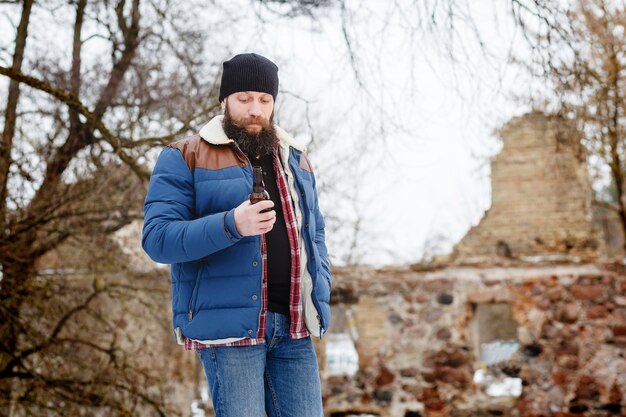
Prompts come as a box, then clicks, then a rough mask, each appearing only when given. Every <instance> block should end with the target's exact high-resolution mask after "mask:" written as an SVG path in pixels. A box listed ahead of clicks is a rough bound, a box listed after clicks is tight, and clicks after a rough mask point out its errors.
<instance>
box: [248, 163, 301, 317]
mask: <svg viewBox="0 0 626 417" xmlns="http://www.w3.org/2000/svg"><path fill="white" fill-rule="evenodd" d="M250 162H251V163H252V165H256V166H258V165H261V167H262V168H263V182H264V183H265V189H266V190H267V192H268V193H269V195H270V198H271V200H272V201H273V202H274V210H275V211H276V222H275V223H274V227H273V228H272V230H270V231H269V232H268V233H266V234H265V242H266V244H267V294H268V300H269V303H268V306H267V307H268V310H270V311H273V312H275V313H282V314H285V315H289V290H290V288H291V248H290V247H289V236H288V235H287V226H286V224H285V216H284V214H283V207H282V204H281V202H280V194H279V191H278V184H277V182H276V173H275V172H274V163H273V156H272V155H267V156H264V157H263V158H261V159H260V160H259V159H257V158H254V157H252V158H250Z"/></svg>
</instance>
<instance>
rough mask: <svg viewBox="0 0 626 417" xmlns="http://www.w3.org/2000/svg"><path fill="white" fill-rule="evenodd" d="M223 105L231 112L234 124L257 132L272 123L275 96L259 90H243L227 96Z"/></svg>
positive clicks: (247, 130) (254, 132)
mask: <svg viewBox="0 0 626 417" xmlns="http://www.w3.org/2000/svg"><path fill="white" fill-rule="evenodd" d="M222 107H223V108H224V109H225V110H226V111H227V112H228V113H229V114H230V118H231V120H232V122H233V124H235V125H236V126H238V127H240V128H242V129H244V130H245V131H246V132H247V133H249V134H256V133H259V132H261V130H263V129H264V128H265V129H267V128H268V127H269V126H270V125H271V117H272V112H273V111H274V97H272V95H271V94H267V93H260V92H258V91H241V92H238V93H233V94H231V95H229V96H228V97H226V98H225V99H224V102H223V103H222Z"/></svg>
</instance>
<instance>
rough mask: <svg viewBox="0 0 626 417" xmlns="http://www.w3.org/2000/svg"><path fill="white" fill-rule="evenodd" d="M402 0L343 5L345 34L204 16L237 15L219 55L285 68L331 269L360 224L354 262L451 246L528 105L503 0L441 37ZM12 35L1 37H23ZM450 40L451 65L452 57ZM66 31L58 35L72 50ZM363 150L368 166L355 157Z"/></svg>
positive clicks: (204, 14)
mask: <svg viewBox="0 0 626 417" xmlns="http://www.w3.org/2000/svg"><path fill="white" fill-rule="evenodd" d="M403 1H405V2H406V3H410V1H409V0H397V2H383V1H367V2H364V1H360V2H359V1H347V2H346V3H345V4H346V12H345V14H344V15H343V16H344V19H346V21H347V25H346V26H345V31H344V28H342V25H341V18H342V15H341V12H340V10H336V9H329V10H326V11H324V12H322V13H320V14H319V15H317V16H316V18H315V19H310V18H309V17H299V18H295V19H290V18H279V17H277V16H276V15H274V14H272V13H268V12H267V11H266V10H265V9H263V8H261V7H258V6H252V7H251V4H254V3H253V2H250V1H249V0H233V1H231V2H228V3H226V2H225V3H224V4H222V5H221V6H219V7H221V8H222V10H221V11H220V12H216V9H215V8H213V7H212V8H205V9H200V8H199V9H198V14H199V15H200V16H201V18H202V19H203V21H204V22H206V24H207V27H214V23H212V22H220V21H221V20H220V19H223V16H224V15H227V16H229V17H230V20H229V21H228V22H227V23H226V24H223V25H221V26H223V27H224V30H223V32H221V35H223V36H218V35H216V36H210V37H209V39H211V42H212V43H211V44H209V45H207V46H206V50H205V53H206V54H210V61H216V60H221V59H227V58H229V57H230V56H231V55H232V54H234V53H240V52H258V53H261V54H263V55H266V56H267V57H269V58H270V59H272V60H274V61H275V62H276V63H277V64H278V65H279V67H280V72H279V76H280V81H281V93H280V95H279V97H278V101H277V105H278V113H277V116H278V117H277V119H278V121H279V123H280V124H281V126H283V127H284V128H286V129H287V130H289V131H291V132H292V133H294V134H295V136H296V139H297V140H299V141H301V142H304V143H308V145H309V146H311V147H312V148H314V149H312V158H311V159H312V162H313V167H314V169H315V171H316V175H317V179H318V184H319V186H320V187H321V188H322V189H323V190H326V189H328V190H332V191H328V192H322V196H321V199H320V204H321V207H322V210H323V211H324V212H325V214H326V215H327V217H328V219H329V222H328V223H329V229H331V230H332V231H334V232H333V233H329V234H328V236H327V238H328V245H329V250H330V254H331V257H332V261H333V262H334V263H335V264H341V263H342V261H344V260H345V259H346V255H347V253H348V252H349V251H350V248H351V245H352V240H351V239H352V236H353V234H352V230H353V229H354V225H353V224H352V222H354V221H356V220H357V219H360V223H359V228H360V229H359V230H360V232H359V235H358V236H359V239H358V240H357V247H356V255H357V256H356V258H355V259H356V260H357V261H359V262H362V263H366V264H372V265H386V264H404V263H409V262H415V261H417V260H419V259H420V258H421V257H422V256H423V253H424V250H425V249H426V247H427V246H429V245H430V244H431V243H432V242H433V241H437V240H439V239H440V238H443V240H444V242H443V245H442V246H441V247H440V248H439V249H438V251H439V252H445V251H449V250H450V249H451V248H452V245H453V244H454V243H456V242H457V241H458V240H459V239H461V237H462V236H463V235H464V234H465V233H466V232H467V230H468V229H469V228H470V227H471V226H472V225H475V224H476V223H477V222H478V221H479V220H480V218H481V217H482V215H483V213H484V211H485V210H487V209H488V208H489V206H490V201H491V200H490V180H489V173H490V171H489V161H490V159H489V158H492V157H494V156H495V155H496V154H497V151H498V149H499V142H498V141H497V139H496V137H495V136H494V134H493V133H494V130H495V129H496V128H498V127H499V126H501V125H502V124H503V123H505V122H506V121H507V120H509V119H510V118H511V117H513V116H515V115H519V114H522V113H524V112H525V111H527V110H528V109H527V107H526V106H521V105H519V104H516V103H514V102H513V100H512V99H511V98H510V97H511V94H512V93H515V92H518V93H519V92H521V91H524V90H525V89H526V88H527V85H525V84H526V81H523V80H524V78H523V77H522V75H521V74H520V72H519V70H517V69H516V68H514V67H512V66H511V65H509V64H507V59H508V55H509V54H510V53H511V52H513V53H515V54H516V55H519V56H522V55H523V54H524V43H523V42H522V41H521V40H520V38H521V35H520V34H519V33H516V30H515V28H514V25H513V24H512V20H511V18H510V15H509V10H508V8H507V7H508V2H502V1H497V0H492V1H484V2H468V3H472V4H471V7H472V9H469V10H468V11H467V15H466V16H465V17H464V18H460V19H459V20H458V21H456V24H457V27H456V30H455V31H454V32H451V31H449V30H444V29H443V28H441V30H440V31H439V32H436V33H434V34H433V33H429V32H428V31H426V30H424V29H421V28H419V27H416V25H417V23H418V22H419V21H420V18H419V17H418V16H417V15H416V13H415V8H414V7H413V8H411V7H410V6H407V7H398V6H397V5H398V4H400V5H401V4H402V2H403ZM215 7H218V6H215ZM14 17H15V18H16V19H17V18H18V16H14ZM259 17H261V18H263V19H261V20H264V22H261V20H260V19H259ZM5 18H6V16H5ZM71 18H72V17H71V16H68V17H67V19H68V28H69V27H71V23H70V22H71ZM14 21H15V19H14ZM463 22H473V23H474V24H475V28H473V27H471V26H468V25H464V24H463ZM7 26H8V25H7ZM7 29H10V28H8V27H5V28H4V30H0V34H2V36H3V37H5V36H6V38H5V39H8V37H10V38H14V36H15V35H14V33H13V32H11V33H8V32H6V30H7ZM33 30H38V29H37V28H33ZM474 30H477V31H478V34H479V36H480V38H481V40H482V42H483V43H484V45H485V46H486V51H487V53H485V52H484V51H482V50H481V49H480V48H479V47H478V44H479V43H478V37H477V35H476V33H475V32H474ZM451 34H452V35H451ZM65 35H67V36H68V37H69V36H70V35H71V32H67V33H66V34H65ZM449 36H452V38H453V39H454V42H453V43H452V45H454V48H455V49H454V53H453V56H454V58H455V61H453V60H452V59H451V58H450V56H448V55H447V54H446V49H445V45H449V44H450V43H449V42H448V41H447V40H446V39H447V37H449ZM62 37H63V35H62V34H61V33H59V34H57V35H56V36H55V39H56V40H57V43H60V42H62V43H63V45H64V46H65V47H67V45H68V43H67V42H66V41H65V40H63V39H61V38H62ZM346 38H347V39H348V40H349V43H350V47H351V48H352V52H353V56H352V59H351V58H350V53H349V49H348V42H347V41H346ZM216 39H219V42H216ZM28 47H29V48H33V49H38V48H42V47H45V46H44V45H34V44H32V45H28ZM92 52H93V53H97V51H92ZM68 58H69V56H68ZM1 82H2V83H3V91H6V85H7V80H6V79H5V78H4V79H2V80H1ZM2 100H5V97H4V95H3V97H2ZM307 115H308V118H307V117H306V116H307ZM311 137H314V138H315V144H312V143H310V140H311ZM357 150H358V151H359V155H361V157H360V158H359V160H357V161H354V160H352V159H351V160H350V161H349V162H348V158H347V156H349V155H352V154H354V152H356V151H357ZM337 164H342V166H341V167H340V168H341V169H337V166H336V165H337ZM344 165H345V166H344ZM339 220H341V221H339ZM353 260H354V259H353Z"/></svg>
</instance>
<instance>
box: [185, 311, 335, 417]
mask: <svg viewBox="0 0 626 417" xmlns="http://www.w3.org/2000/svg"><path fill="white" fill-rule="evenodd" d="M265 335H266V336H265V337H266V344H264V345H257V346H233V347H208V348H205V349H200V350H198V351H197V352H198V356H199V357H200V360H201V361H202V365H203V366H204V371H205V373H206V377H207V380H208V383H209V392H210V393H211V399H212V401H213V408H214V409H215V416H216V417H263V416H264V415H265V414H264V413H267V416H268V417H322V416H323V410H322V392H321V386H320V377H319V368H318V365H317V357H316V356H315V350H314V349H313V343H312V342H311V338H310V337H307V338H304V339H297V340H293V339H291V338H290V337H289V317H288V316H286V315H284V314H279V313H273V312H271V311H268V312H267V331H266V334H265Z"/></svg>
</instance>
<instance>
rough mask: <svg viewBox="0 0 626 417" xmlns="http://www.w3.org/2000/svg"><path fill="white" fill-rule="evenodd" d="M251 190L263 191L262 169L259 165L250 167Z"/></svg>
mask: <svg viewBox="0 0 626 417" xmlns="http://www.w3.org/2000/svg"><path fill="white" fill-rule="evenodd" d="M252 178H253V184H252V191H253V192H255V193H262V192H263V191H265V184H263V169H262V168H261V167H260V166H255V167H252Z"/></svg>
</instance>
